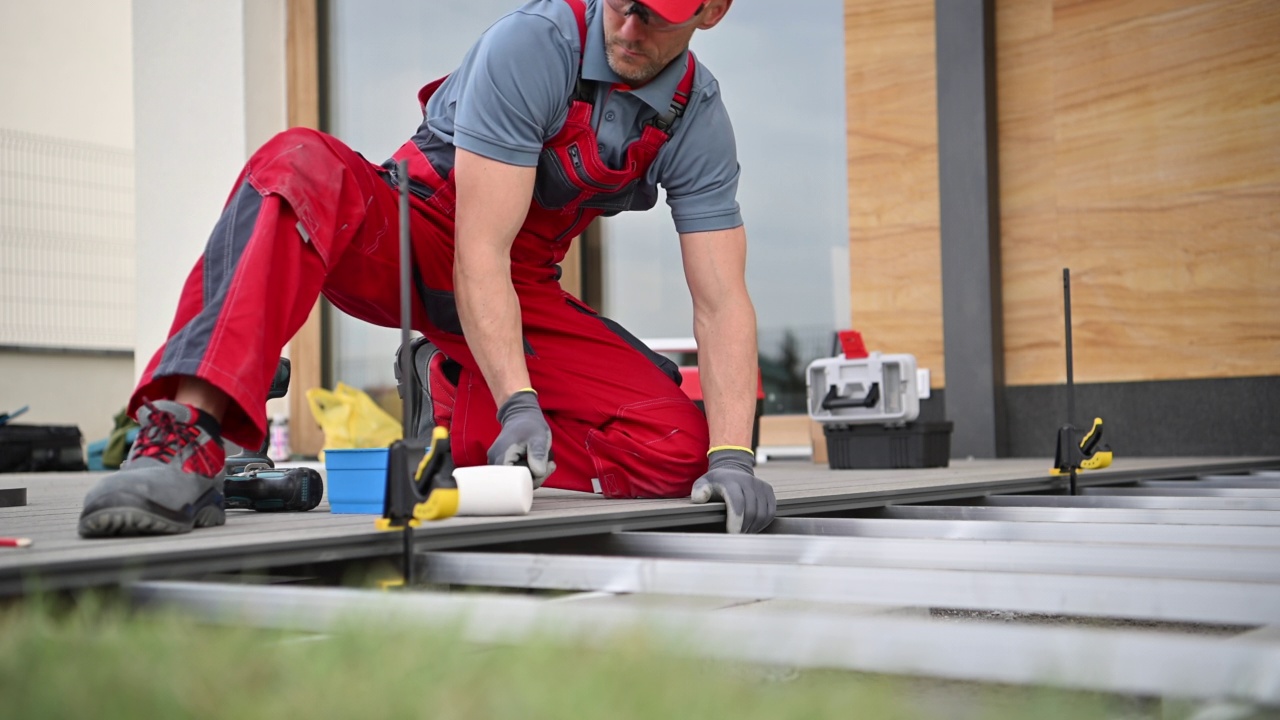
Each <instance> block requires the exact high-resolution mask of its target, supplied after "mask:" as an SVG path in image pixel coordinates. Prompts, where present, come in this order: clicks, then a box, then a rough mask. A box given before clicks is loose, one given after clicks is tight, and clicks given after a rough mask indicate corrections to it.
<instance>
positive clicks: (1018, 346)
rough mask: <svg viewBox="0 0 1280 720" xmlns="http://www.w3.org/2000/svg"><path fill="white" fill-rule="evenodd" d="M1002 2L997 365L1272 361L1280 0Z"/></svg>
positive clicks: (1251, 364)
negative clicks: (1066, 313)
mask: <svg viewBox="0 0 1280 720" xmlns="http://www.w3.org/2000/svg"><path fill="white" fill-rule="evenodd" d="M996 17H997V48H998V53H997V58H998V59H997V71H998V83H999V91H998V97H999V113H1000V115H999V117H1000V172H1001V203H1002V214H1001V222H1002V231H1003V234H1002V238H1003V240H1002V253H1003V273H1004V308H1005V316H1004V317H1005V344H1006V345H1005V347H1006V363H1005V372H1006V380H1007V382H1008V383H1009V384H1010V385H1028V384H1044V383H1058V382H1062V381H1063V380H1064V379H1065V368H1064V365H1063V362H1064V361H1063V349H1062V299H1061V297H1062V290H1061V281H1060V276H1061V268H1062V267H1064V266H1070V267H1071V268H1072V278H1073V285H1072V296H1073V298H1072V299H1073V307H1072V310H1073V315H1074V319H1075V340H1076V347H1075V359H1076V378H1077V380H1079V381H1081V382H1110V381H1131V380H1168V379H1190V378H1214V377H1244V376H1252V375H1276V374H1280V282H1278V281H1277V279H1276V278H1277V277H1280V275H1278V274H1277V273H1280V80H1277V78H1280V41H1278V40H1277V38H1280V3H1276V2H1274V0H1212V1H1209V0H1201V1H1196V0H1126V1H1121V0H1057V1H1056V2H1054V0H997V16H996Z"/></svg>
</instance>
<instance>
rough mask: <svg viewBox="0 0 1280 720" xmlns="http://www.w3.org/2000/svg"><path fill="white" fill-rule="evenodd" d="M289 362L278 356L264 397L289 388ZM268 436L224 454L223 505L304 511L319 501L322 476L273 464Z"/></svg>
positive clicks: (310, 470)
mask: <svg viewBox="0 0 1280 720" xmlns="http://www.w3.org/2000/svg"><path fill="white" fill-rule="evenodd" d="M289 375H290V365H289V359H288V358H280V364H279V365H278V366H276V374H275V377H274V378H272V379H271V390H270V391H268V393H267V399H271V398H280V397H284V395H285V393H287V392H289ZM269 446H270V437H269V434H268V437H267V438H264V439H263V441H262V447H261V448H259V449H258V450H257V452H253V453H251V452H249V451H248V450H247V449H245V450H241V451H240V452H239V454H236V455H232V456H231V457H228V458H227V465H226V471H227V477H226V480H224V481H223V483H222V494H223V495H225V496H226V499H227V508H229V509H230V508H240V509H246V510H257V511H259V512H306V511H308V510H310V509H312V508H314V507H315V506H317V505H319V504H320V499H321V497H322V496H323V495H324V480H322V479H321V478H320V473H318V472H316V471H315V470H312V469H311V468H304V467H300V468H277V467H276V464H275V463H274V462H272V461H271V458H270V457H268V455H267V448H268V447H269Z"/></svg>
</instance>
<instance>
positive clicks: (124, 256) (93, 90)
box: [0, 0, 134, 440]
mask: <svg viewBox="0 0 1280 720" xmlns="http://www.w3.org/2000/svg"><path fill="white" fill-rule="evenodd" d="M130 17H131V3H130V0H47V1H42V2H33V3H23V2H11V3H3V4H0V94H2V95H3V97H4V101H3V102H0V139H2V140H3V142H0V174H3V176H4V177H3V183H2V184H3V185H4V187H3V189H0V195H2V196H3V200H4V202H3V208H2V209H0V215H2V216H3V222H0V319H2V322H3V324H4V326H3V327H0V412H12V411H14V410H16V409H18V408H19V407H22V406H24V405H27V406H30V408H31V409H30V411H29V412H28V413H27V414H25V415H23V416H22V417H21V418H20V419H19V420H17V422H22V423H49V424H63V425H78V426H80V428H81V431H82V432H83V433H84V435H85V437H86V439H88V440H94V439H98V438H100V437H105V436H106V434H107V432H108V431H109V430H110V429H111V424H112V416H113V415H114V414H115V413H116V412H118V411H119V410H120V408H121V407H122V406H123V405H124V397H125V395H126V394H127V392H128V390H129V387H130V385H131V384H132V378H133V358H132V356H131V355H130V350H131V349H132V343H133V312H134V310H133V298H132V290H131V288H132V278H133V275H132V265H133V182H132V180H133V178H132V174H133V173H132V161H133V160H132V158H133V146H134V139H133V77H132V57H131V55H132V48H133V40H132V31H131V23H130ZM39 345H44V346H51V347H56V348H58V350H57V351H53V352H50V351H48V350H47V349H46V350H33V349H32V347H33V346H39ZM102 350H108V351H110V352H108V353H105V354H104V353H102V352H101V351H102Z"/></svg>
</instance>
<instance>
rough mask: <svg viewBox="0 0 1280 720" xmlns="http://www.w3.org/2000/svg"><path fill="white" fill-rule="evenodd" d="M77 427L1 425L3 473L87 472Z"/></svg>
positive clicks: (0, 454)
mask: <svg viewBox="0 0 1280 720" xmlns="http://www.w3.org/2000/svg"><path fill="white" fill-rule="evenodd" d="M83 440H84V436H83V435H82V434H81V433H80V428H78V427H76V426H75V425H15V424H12V423H10V424H6V425H0V473H15V472H60V471H66V472H73V471H77V470H85V469H86V468H85V464H84V448H83V447H82V442H83Z"/></svg>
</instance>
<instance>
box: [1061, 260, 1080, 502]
mask: <svg viewBox="0 0 1280 720" xmlns="http://www.w3.org/2000/svg"><path fill="white" fill-rule="evenodd" d="M1062 306H1063V309H1064V313H1063V315H1064V317H1065V318H1066V325H1067V445H1068V447H1067V453H1068V458H1070V459H1069V460H1068V465H1070V470H1069V471H1068V472H1069V473H1070V476H1069V478H1068V480H1067V492H1069V493H1070V494H1072V495H1076V494H1077V486H1076V461H1075V460H1076V446H1075V442H1076V433H1075V417H1076V378H1075V363H1074V362H1073V361H1072V351H1071V349H1072V348H1071V268H1062Z"/></svg>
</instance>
